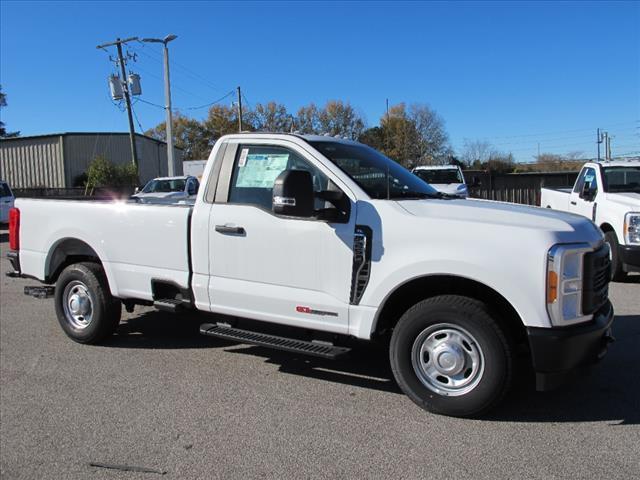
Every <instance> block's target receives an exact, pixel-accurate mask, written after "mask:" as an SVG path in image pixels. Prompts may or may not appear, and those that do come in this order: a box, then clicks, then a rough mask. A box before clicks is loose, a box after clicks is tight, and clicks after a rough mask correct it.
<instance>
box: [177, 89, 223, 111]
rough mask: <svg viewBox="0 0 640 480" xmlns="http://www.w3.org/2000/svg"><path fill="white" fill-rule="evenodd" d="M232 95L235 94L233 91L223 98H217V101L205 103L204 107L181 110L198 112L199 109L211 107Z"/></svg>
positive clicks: (198, 106)
mask: <svg viewBox="0 0 640 480" xmlns="http://www.w3.org/2000/svg"><path fill="white" fill-rule="evenodd" d="M234 93H235V92H234V91H233V90H231V91H230V92H228V93H227V94H226V95H224V96H223V97H220V98H218V99H217V100H214V101H213V102H209V103H205V104H204V105H196V106H194V107H184V108H183V110H199V109H201V108H206V107H211V106H212V105H215V104H216V103H219V102H221V101H222V100H224V99H225V98H227V97H229V96H231V95H233V94H234Z"/></svg>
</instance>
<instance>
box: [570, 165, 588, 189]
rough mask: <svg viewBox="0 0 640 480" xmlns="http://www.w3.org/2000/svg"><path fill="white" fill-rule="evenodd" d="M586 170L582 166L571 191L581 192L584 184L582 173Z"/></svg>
mask: <svg viewBox="0 0 640 480" xmlns="http://www.w3.org/2000/svg"><path fill="white" fill-rule="evenodd" d="M586 172H587V169H586V168H583V169H582V170H581V171H580V174H579V175H578V179H577V180H576V184H575V186H574V187H573V191H574V193H578V194H579V193H581V192H582V186H583V185H584V175H585V173H586Z"/></svg>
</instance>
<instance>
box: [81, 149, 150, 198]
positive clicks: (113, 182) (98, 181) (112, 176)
mask: <svg viewBox="0 0 640 480" xmlns="http://www.w3.org/2000/svg"><path fill="white" fill-rule="evenodd" d="M138 183H139V179H138V169H137V168H136V166H135V165H134V164H133V163H129V162H127V163H125V164H122V165H114V164H113V163H111V162H110V161H109V160H107V159H106V158H105V157H104V156H102V155H98V156H97V157H96V158H94V159H93V161H92V162H91V163H90V164H89V168H88V169H87V183H86V184H85V195H86V194H87V193H89V195H93V191H94V189H95V188H97V187H133V186H135V185H137V184H138Z"/></svg>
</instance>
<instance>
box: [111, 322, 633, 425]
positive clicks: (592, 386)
mask: <svg viewBox="0 0 640 480" xmlns="http://www.w3.org/2000/svg"><path fill="white" fill-rule="evenodd" d="M205 321H212V318H211V316H203V315H202V314H188V315H181V316H180V318H176V316H175V315H173V314H168V313H163V312H156V311H149V312H145V313H143V314H141V315H139V316H135V317H131V318H129V319H128V320H126V321H125V322H123V323H122V324H120V326H119V327H118V331H117V333H116V335H114V336H113V338H112V339H111V340H110V341H109V342H108V343H106V344H105V346H106V347H118V348H149V349H183V348H184V349H186V348H211V349H215V348H218V349H220V348H221V349H224V350H225V351H226V352H227V353H229V354H234V355H251V356H254V357H258V358H261V359H264V361H266V362H267V363H269V364H273V365H276V366H278V371H279V372H281V373H283V374H287V375H300V376H303V377H306V378H312V379H315V380H318V381H324V382H332V383H338V384H343V385H348V386H352V387H356V388H364V389H370V390H378V391H382V392H389V393H398V394H401V393H402V392H401V390H400V389H399V387H398V386H397V384H396V382H395V380H394V378H393V374H392V371H391V367H390V365H389V360H388V354H387V351H386V349H385V347H384V346H381V345H376V344H368V343H364V342H354V343H353V344H352V345H350V346H351V347H352V351H351V352H350V353H349V354H348V355H347V356H346V357H345V358H343V359H339V360H325V359H322V358H316V357H307V356H304V355H298V354H294V353H289V352H282V351H278V350H272V349H268V348H264V347H257V346H251V345H243V344H236V343H232V342H228V341H225V340H219V339H214V338H211V337H205V336H203V335H200V334H199V326H200V323H203V322H205ZM614 335H615V336H616V338H617V341H616V343H614V344H613V345H612V346H611V348H610V351H609V354H608V355H607V357H605V359H604V361H603V362H602V363H601V364H600V365H597V366H596V367H595V369H593V370H592V371H591V372H590V373H588V374H584V375H581V376H580V377H578V378H576V379H575V380H574V381H573V382H571V383H569V384H568V385H565V386H564V387H561V388H560V389H558V390H556V391H552V392H545V393H539V392H535V390H534V387H533V373H532V372H531V371H530V369H527V368H519V369H518V370H517V371H516V374H515V382H514V388H513V389H512V391H511V392H510V393H509V394H508V395H507V398H506V399H505V400H504V401H503V403H502V404H501V405H500V406H499V407H498V408H497V409H495V410H494V411H493V412H491V413H490V414H489V415H488V416H485V417H483V418H482V419H481V421H498V422H503V421H504V422H523V423H545V422H559V423H573V422H597V421H606V422H610V424H611V425H615V426H618V425H637V424H640V368H639V367H638V363H639V360H640V355H639V354H638V347H639V346H640V315H618V316H616V318H615V323H614ZM230 361H233V359H232V357H231V356H230ZM247 374H248V375H249V373H247ZM407 401H408V400H407Z"/></svg>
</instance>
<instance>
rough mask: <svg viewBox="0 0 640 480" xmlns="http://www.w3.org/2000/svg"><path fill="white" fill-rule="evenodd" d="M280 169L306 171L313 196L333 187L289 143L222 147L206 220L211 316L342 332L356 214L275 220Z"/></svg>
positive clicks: (345, 321)
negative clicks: (336, 219)
mask: <svg viewBox="0 0 640 480" xmlns="http://www.w3.org/2000/svg"><path fill="white" fill-rule="evenodd" d="M285 169H296V170H297V169H303V170H308V171H309V172H310V173H311V174H312V177H313V182H314V190H315V191H317V192H319V191H325V190H327V189H328V188H331V187H334V188H336V184H335V183H334V182H333V181H332V180H330V178H329V176H330V175H331V172H330V171H328V170H326V169H324V170H325V171H324V172H323V171H322V169H321V168H319V166H318V165H316V164H314V160H313V159H311V158H309V157H308V153H306V152H305V151H304V150H302V149H301V148H300V147H299V146H297V145H296V144H295V143H293V142H287V141H285V140H281V141H279V143H277V142H276V143H274V141H273V140H271V141H269V143H268V144H260V143H251V144H229V145H228V146H227V153H226V154H225V160H224V162H223V166H222V169H221V172H220V178H219V180H218V186H217V188H216V199H215V202H214V203H213V205H212V207H211V214H210V221H209V272H210V277H209V300H210V309H211V311H214V312H220V313H226V314H231V315H236V316H240V317H243V316H244V317H248V318H254V319H258V320H265V321H272V322H276V323H284V324H291V325H298V326H305V327H308V328H315V329H320V330H328V331H333V332H338V333H347V331H348V311H349V297H350V288H351V274H352V266H353V253H352V252H353V238H354V224H355V219H354V217H355V208H351V212H353V213H351V215H350V217H349V219H348V221H347V222H346V223H329V222H327V221H322V220H317V219H314V218H311V219H301V218H294V217H285V216H277V215H275V214H274V213H273V212H272V191H273V184H274V181H275V179H276V177H277V176H278V175H279V174H280V173H281V172H282V171H283V170H285ZM324 206H325V202H324V201H322V200H316V208H322V207H324Z"/></svg>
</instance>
